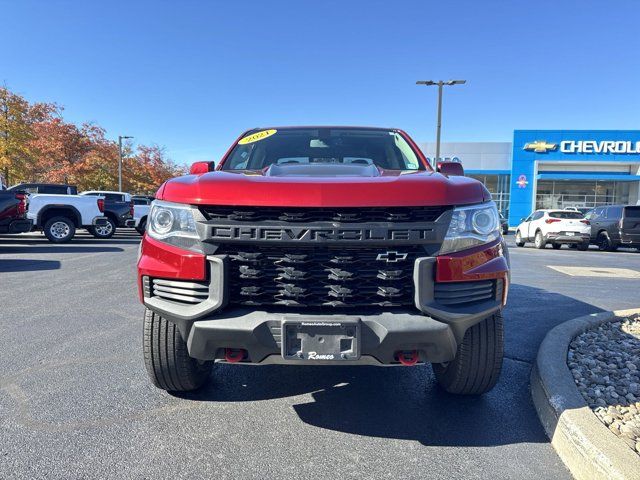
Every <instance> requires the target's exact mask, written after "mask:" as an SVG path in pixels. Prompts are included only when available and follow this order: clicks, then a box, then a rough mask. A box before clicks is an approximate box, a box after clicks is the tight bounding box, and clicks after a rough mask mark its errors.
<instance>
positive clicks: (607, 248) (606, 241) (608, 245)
mask: <svg viewBox="0 0 640 480" xmlns="http://www.w3.org/2000/svg"><path fill="white" fill-rule="evenodd" d="M596 243H597V244H598V249H599V250H600V251H602V252H615V251H616V250H617V249H618V246H617V245H615V244H614V243H613V242H612V241H611V238H610V237H609V234H608V233H607V232H600V233H599V234H598V238H597V239H596Z"/></svg>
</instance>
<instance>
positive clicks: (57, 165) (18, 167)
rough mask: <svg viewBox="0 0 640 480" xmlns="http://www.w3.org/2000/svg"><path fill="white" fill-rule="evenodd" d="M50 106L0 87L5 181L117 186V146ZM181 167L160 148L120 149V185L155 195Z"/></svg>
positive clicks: (86, 187) (0, 148) (99, 130)
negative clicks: (121, 176) (121, 174)
mask: <svg viewBox="0 0 640 480" xmlns="http://www.w3.org/2000/svg"><path fill="white" fill-rule="evenodd" d="M61 113H62V108H61V107H58V106H57V105H55V104H48V103H36V104H30V103H29V102H28V101H26V100H25V99H24V98H22V97H20V96H19V95H15V94H13V93H11V92H10V91H9V90H8V89H6V88H2V89H0V116H1V118H0V169H1V170H0V171H2V172H4V174H5V179H6V180H7V182H9V181H11V183H17V182H19V181H33V182H44V181H46V182H52V183H69V184H73V185H77V186H78V189H79V190H81V191H82V190H98V189H99V190H116V189H117V188H118V161H119V154H118V145H117V143H116V142H114V141H113V140H109V139H108V138H107V137H106V132H105V130H104V129H103V128H102V127H100V126H98V125H96V124H93V123H85V124H82V125H80V126H77V125H75V124H73V123H68V122H65V121H64V120H63V118H62V115H61ZM185 173H186V171H185V169H184V168H183V167H180V166H178V165H176V164H175V163H173V162H172V161H171V160H170V159H168V158H167V156H166V154H165V151H164V149H163V148H162V147H159V146H157V145H152V146H145V145H139V146H138V147H137V148H136V149H133V148H132V147H131V145H130V144H126V145H125V148H124V159H123V189H124V190H125V191H129V192H132V193H154V192H155V191H156V189H157V188H158V187H159V186H160V185H161V184H162V183H163V182H164V181H166V180H167V179H169V178H171V177H175V176H178V175H183V174H185Z"/></svg>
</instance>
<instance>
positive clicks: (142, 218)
mask: <svg viewBox="0 0 640 480" xmlns="http://www.w3.org/2000/svg"><path fill="white" fill-rule="evenodd" d="M131 199H132V200H133V219H134V220H135V229H136V231H137V232H138V233H139V234H140V235H144V231H145V230H146V228H147V216H148V215H149V208H150V207H151V202H152V201H153V200H154V198H153V197H149V196H146V195H133V196H132V197H131Z"/></svg>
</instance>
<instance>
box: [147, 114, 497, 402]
mask: <svg viewBox="0 0 640 480" xmlns="http://www.w3.org/2000/svg"><path fill="white" fill-rule="evenodd" d="M436 168H437V171H434V170H433V168H432V167H431V166H430V164H429V162H428V161H427V159H426V158H425V156H424V155H423V153H422V152H421V151H420V150H419V148H418V147H417V146H416V144H415V142H413V140H411V138H410V137H409V136H408V135H407V134H406V133H404V132H403V131H401V130H397V129H384V128H360V127H285V128H271V129H267V130H265V129H260V130H258V129H256V130H250V131H248V132H246V133H245V134H244V135H242V136H241V138H240V140H238V141H237V142H236V143H235V144H234V145H233V146H232V148H231V149H230V150H229V151H228V153H227V154H226V156H225V158H223V160H222V163H221V165H220V166H219V167H218V169H216V170H215V171H212V170H213V168H212V165H211V164H210V162H198V163H196V164H194V165H193V166H192V168H191V170H190V171H191V173H192V174H191V175H188V176H185V177H179V178H174V179H171V180H168V181H167V182H165V183H164V184H163V186H162V187H161V188H160V190H159V193H158V198H157V199H156V200H155V201H154V202H153V204H152V206H151V212H150V213H149V217H148V218H149V220H148V223H147V231H146V233H145V235H144V237H143V239H142V243H141V248H140V257H139V260H138V286H139V292H140V300H141V301H142V302H143V304H144V305H145V307H146V309H145V314H144V320H143V323H144V329H143V335H144V337H143V338H144V347H143V352H144V360H145V364H146V367H147V371H148V373H149V377H150V379H151V381H152V382H153V383H154V385H156V386H157V387H159V388H162V389H165V390H169V391H187V390H194V389H197V388H199V387H200V386H202V385H203V384H204V382H206V381H207V379H208V378H209V375H210V370H211V367H212V366H213V363H214V362H226V363H229V364H237V363H238V364H254V365H256V364H273V363H278V364H284V365H306V366H309V365H318V364H325V365H334V366H335V365H396V366H398V365H406V366H412V365H416V364H424V363H431V364H432V366H433V370H434V372H435V377H436V379H437V381H438V382H439V383H440V385H441V386H442V387H443V388H444V389H445V390H447V391H448V392H451V393H457V394H474V395H478V394H482V393H484V392H487V391H488V390H490V389H491V388H492V387H493V386H494V385H495V383H496V382H497V380H498V377H499V374H500V368H501V365H502V357H503V323H502V316H501V313H500V312H501V310H502V308H503V306H504V305H505V302H506V296H507V291H508V283H509V260H508V249H507V248H506V245H505V243H504V239H503V238H502V236H501V235H500V220H499V216H498V210H497V208H496V205H495V203H494V202H493V201H491V194H490V193H489V192H488V191H487V189H486V188H485V187H484V186H483V185H482V184H481V183H480V182H478V181H477V180H475V179H472V178H469V177H464V176H463V175H464V172H463V168H462V165H461V164H460V163H455V162H438V164H437V167H436ZM407 173H410V174H407ZM355 312H357V313H355ZM222 380H223V379H222V378H221V379H220V381H222Z"/></svg>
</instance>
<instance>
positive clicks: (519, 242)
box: [516, 230, 524, 247]
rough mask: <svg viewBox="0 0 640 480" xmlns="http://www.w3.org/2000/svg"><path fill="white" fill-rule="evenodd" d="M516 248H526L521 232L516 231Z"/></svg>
mask: <svg viewBox="0 0 640 480" xmlns="http://www.w3.org/2000/svg"><path fill="white" fill-rule="evenodd" d="M516 247H524V242H523V241H522V235H521V234H520V230H518V231H516Z"/></svg>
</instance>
